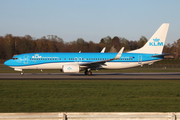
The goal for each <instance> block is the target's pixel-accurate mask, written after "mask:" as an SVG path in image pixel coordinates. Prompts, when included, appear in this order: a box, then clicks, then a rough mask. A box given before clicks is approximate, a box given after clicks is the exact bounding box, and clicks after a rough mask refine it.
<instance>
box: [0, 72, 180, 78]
mask: <svg viewBox="0 0 180 120" xmlns="http://www.w3.org/2000/svg"><path fill="white" fill-rule="evenodd" d="M0 80H180V73H93V75H92V76H86V75H84V73H76V74H64V73H25V74H24V75H23V76H21V75H20V74H19V73H0Z"/></svg>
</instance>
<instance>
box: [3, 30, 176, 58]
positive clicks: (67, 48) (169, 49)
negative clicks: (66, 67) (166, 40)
mask: <svg viewBox="0 0 180 120" xmlns="http://www.w3.org/2000/svg"><path fill="white" fill-rule="evenodd" d="M146 42H147V38H146V37H144V36H142V37H141V38H140V39H139V40H127V39H126V38H121V37H117V36H115V37H113V38H111V37H110V36H107V37H104V38H102V39H101V40H100V42H99V43H94V42H93V41H89V42H87V41H85V40H84V39H82V38H78V39H77V40H75V41H71V42H64V40H63V39H62V38H60V37H58V36H56V35H47V36H43V37H42V38H40V39H35V38H32V37H31V36H30V35H25V36H23V37H20V36H13V35H12V34H7V35H5V36H0V59H10V58H12V57H13V55H16V54H22V53H32V52H79V51H81V52H100V51H101V50H102V49H103V47H106V52H118V51H119V50H120V49H121V47H125V50H124V51H125V52H127V51H130V50H134V49H138V48H140V47H142V46H143V45H144V44H145V43H146ZM163 52H164V53H175V52H176V53H177V54H179V53H180V39H179V40H177V42H174V43H173V44H167V45H165V47H164V50H163Z"/></svg>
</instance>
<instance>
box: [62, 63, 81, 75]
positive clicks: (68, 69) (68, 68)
mask: <svg viewBox="0 0 180 120" xmlns="http://www.w3.org/2000/svg"><path fill="white" fill-rule="evenodd" d="M62 71H63V72H64V73H78V72H79V65H73V64H67V65H63V66H62Z"/></svg>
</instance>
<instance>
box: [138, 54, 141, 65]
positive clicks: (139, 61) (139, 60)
mask: <svg viewBox="0 0 180 120" xmlns="http://www.w3.org/2000/svg"><path fill="white" fill-rule="evenodd" d="M138 63H139V64H142V55H138Z"/></svg>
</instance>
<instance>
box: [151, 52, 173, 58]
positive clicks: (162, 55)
mask: <svg viewBox="0 0 180 120" xmlns="http://www.w3.org/2000/svg"><path fill="white" fill-rule="evenodd" d="M172 54H173V53H167V54H161V55H154V56H151V57H164V56H167V55H172Z"/></svg>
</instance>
